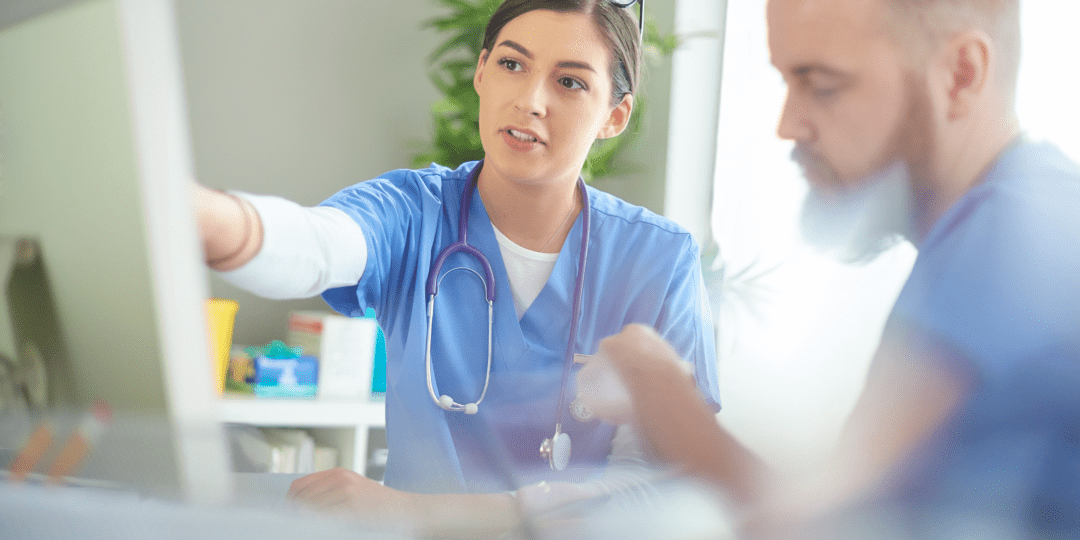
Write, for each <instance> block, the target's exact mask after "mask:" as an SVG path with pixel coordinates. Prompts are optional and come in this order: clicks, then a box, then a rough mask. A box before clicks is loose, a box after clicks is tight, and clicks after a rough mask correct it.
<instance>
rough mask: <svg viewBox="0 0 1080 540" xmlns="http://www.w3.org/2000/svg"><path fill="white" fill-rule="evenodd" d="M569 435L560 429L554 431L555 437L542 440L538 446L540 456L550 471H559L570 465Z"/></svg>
mask: <svg viewBox="0 0 1080 540" xmlns="http://www.w3.org/2000/svg"><path fill="white" fill-rule="evenodd" d="M570 445H571V443H570V435H568V434H566V433H563V432H562V430H561V429H558V428H556V429H555V436H554V437H551V438H548V439H544V442H543V443H542V444H541V445H540V455H541V456H544V457H545V458H547V460H548V465H551V470H553V471H561V470H563V469H565V468H566V466H567V465H569V464H570Z"/></svg>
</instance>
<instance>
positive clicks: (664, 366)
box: [590, 324, 693, 394]
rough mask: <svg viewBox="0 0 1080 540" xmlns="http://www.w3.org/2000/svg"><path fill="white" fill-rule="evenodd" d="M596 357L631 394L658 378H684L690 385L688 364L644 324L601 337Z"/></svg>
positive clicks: (628, 326) (690, 377) (630, 326)
mask: <svg viewBox="0 0 1080 540" xmlns="http://www.w3.org/2000/svg"><path fill="white" fill-rule="evenodd" d="M597 355H598V356H600V357H602V358H603V359H604V360H606V362H608V363H609V364H610V365H611V366H613V367H614V369H615V371H616V372H617V373H618V374H619V375H620V376H621V377H622V380H623V382H624V383H625V384H626V386H627V388H629V389H630V391H631V394H634V393H635V392H634V389H635V388H636V387H637V386H638V385H639V384H642V383H647V382H648V381H650V380H655V379H656V378H657V377H663V378H678V379H684V380H685V381H686V382H689V383H690V384H691V385H693V377H692V371H693V369H692V367H691V365H690V363H689V362H687V361H685V360H683V359H682V358H681V357H680V356H679V353H678V352H676V351H675V349H674V348H673V347H672V346H671V344H669V343H668V342H667V341H665V340H664V338H663V337H661V336H660V334H658V333H657V332H656V330H653V329H652V328H651V327H649V326H646V325H643V324H629V325H626V326H625V327H623V329H622V331H621V332H619V333H618V334H615V335H613V336H609V337H607V338H604V340H602V341H601V342H600V347H599V349H598V352H597ZM590 363H591V362H590Z"/></svg>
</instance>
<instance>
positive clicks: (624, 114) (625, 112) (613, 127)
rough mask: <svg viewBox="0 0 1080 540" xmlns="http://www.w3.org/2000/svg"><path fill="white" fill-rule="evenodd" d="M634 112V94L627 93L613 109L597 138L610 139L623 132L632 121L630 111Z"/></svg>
mask: <svg viewBox="0 0 1080 540" xmlns="http://www.w3.org/2000/svg"><path fill="white" fill-rule="evenodd" d="M632 112H634V95H633V94H626V95H625V96H623V98H622V101H620V102H619V104H618V105H616V106H615V108H614V109H611V114H609V115H608V118H607V120H606V121H605V122H604V126H603V127H602V128H600V133H598V134H597V135H596V138H597V139H609V138H611V137H614V136H616V135H618V134H620V133H622V132H623V130H624V129H626V126H627V125H628V124H629V123H630V113H632Z"/></svg>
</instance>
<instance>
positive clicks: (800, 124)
mask: <svg viewBox="0 0 1080 540" xmlns="http://www.w3.org/2000/svg"><path fill="white" fill-rule="evenodd" d="M776 135H777V136H778V137H780V138H781V139H783V140H786V141H796V142H809V140H810V139H811V138H812V137H813V129H812V128H811V126H810V122H809V120H808V119H807V117H806V111H805V107H804V106H803V104H802V102H801V101H800V100H799V99H798V97H797V96H792V94H791V91H790V90H788V92H787V95H786V96H784V106H783V108H782V109H781V110H780V122H779V123H778V124H777V125H776Z"/></svg>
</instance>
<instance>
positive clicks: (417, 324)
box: [323, 162, 719, 493]
mask: <svg viewBox="0 0 1080 540" xmlns="http://www.w3.org/2000/svg"><path fill="white" fill-rule="evenodd" d="M475 166H476V162H470V163H465V164H463V165H461V166H460V167H458V168H457V169H454V170H451V169H448V168H446V167H442V166H438V165H432V166H431V167H430V168H428V169H423V170H397V171H392V172H389V173H387V174H385V175H383V176H381V177H380V178H377V179H374V180H370V181H367V182H362V183H359V184H356V185H354V186H352V187H349V188H346V189H344V190H342V191H341V192H339V193H337V194H336V195H334V196H333V197H331V198H330V199H328V200H327V201H326V202H324V203H323V205H326V206H332V207H336V208H339V209H341V210H343V211H344V212H345V213H347V214H348V215H349V216H351V217H352V218H353V219H354V220H356V222H357V223H359V224H360V226H361V228H362V229H363V232H364V237H365V239H366V241H367V249H368V262H367V268H366V269H365V271H364V275H363V277H362V278H361V280H360V282H359V283H358V284H357V285H355V286H348V287H341V288H336V289H330V290H328V291H326V292H325V293H323V298H325V299H326V301H327V302H328V303H329V304H330V305H331V306H332V307H333V308H334V309H335V310H337V311H339V312H341V313H343V314H345V315H348V316H353V317H359V316H362V315H363V314H364V309H365V308H367V307H373V308H374V309H375V311H376V313H377V315H378V320H379V324H380V326H381V327H382V329H383V331H384V333H385V334H386V353H387V368H386V424H387V425H386V435H387V446H388V450H389V458H388V461H387V465H386V473H385V477H384V481H385V483H386V485H387V486H390V487H394V488H397V489H402V490H406V491H412V492H423V493H469V492H472V493H483V492H498V491H505V490H510V489H516V488H517V487H520V486H522V485H527V484H531V483H534V482H538V481H541V480H547V481H553V480H566V481H583V480H587V479H589V478H593V477H595V476H596V475H597V474H598V473H600V472H601V471H602V468H603V467H604V466H605V465H606V463H607V458H608V455H609V454H610V452H611V440H612V437H613V436H614V428H613V427H612V426H609V425H606V424H604V423H602V422H600V421H599V420H595V419H594V420H591V421H588V422H579V421H577V420H576V419H575V418H574V417H573V415H572V414H571V412H570V411H569V401H571V400H572V399H573V397H574V396H575V395H576V389H575V388H574V382H575V379H576V378H575V377H574V376H573V374H576V372H577V370H578V369H579V368H580V366H575V367H574V370H573V372H572V374H571V380H570V382H569V385H570V386H569V387H568V391H567V398H566V401H567V403H563V404H561V405H560V404H558V401H559V393H560V389H561V383H562V374H563V365H564V360H565V354H566V346H567V341H568V340H569V335H570V319H571V314H572V309H571V303H572V298H573V287H574V282H575V278H576V276H577V270H578V269H577V266H578V253H579V249H580V245H581V236H582V235H581V233H582V230H581V227H582V219H581V216H580V214H579V215H578V216H577V218H576V221H575V223H574V226H573V228H572V229H571V231H570V233H569V235H568V236H567V239H566V242H565V243H564V244H563V247H562V251H561V252H560V253H559V257H558V260H557V262H556V263H555V268H554V270H553V271H552V274H551V277H550V278H549V280H548V282H547V284H546V285H545V287H544V289H543V290H542V291H541V292H540V294H539V296H537V298H536V300H535V301H534V302H533V304H532V305H531V306H530V307H529V309H528V310H527V311H526V312H525V314H524V315H523V316H522V318H521V320H520V321H519V320H518V317H517V313H516V311H515V308H514V302H513V298H512V295H511V294H510V284H509V281H508V278H507V274H506V270H505V268H504V265H503V262H502V256H501V254H500V250H499V246H498V242H497V240H496V238H495V233H494V230H493V228H492V225H491V221H490V220H489V219H488V215H487V211H486V210H485V209H484V204H483V201H482V200H481V198H480V196H479V194H478V192H476V191H474V194H473V197H472V205H471V208H470V209H469V229H468V242H469V245H471V246H474V247H476V248H477V249H479V250H480V251H481V252H483V253H484V255H485V256H486V257H487V259H488V261H490V264H491V268H492V271H493V272H494V275H495V281H496V283H495V291H496V292H495V302H494V318H495V321H494V326H493V345H492V347H493V360H492V368H491V381H490V385H489V388H488V391H487V395H486V397H485V398H484V401H483V403H481V404H480V407H479V412H478V413H477V414H475V415H465V414H463V413H460V412H447V411H444V410H443V409H441V408H439V407H438V406H437V405H436V404H435V403H433V401H432V399H431V397H430V395H429V394H428V390H427V384H426V379H425V367H424V342H425V332H426V331H427V311H426V309H427V306H426V303H427V298H426V295H425V292H424V287H425V283H426V280H427V277H428V271H429V269H430V268H431V263H432V261H434V260H435V258H436V257H437V256H438V254H439V253H440V252H441V251H442V250H443V249H444V248H445V247H446V246H447V245H449V244H451V243H453V242H454V241H456V240H457V233H458V221H459V219H458V218H459V214H460V205H461V200H462V191H463V190H464V189H465V187H466V185H467V183H468V177H469V173H470V172H471V171H472V170H473V168H474V167H475ZM474 189H475V188H474ZM587 191H588V196H589V202H590V204H591V205H592V215H591V229H592V230H591V232H590V234H591V241H590V246H589V253H588V259H587V262H586V268H587V272H586V275H585V284H584V291H583V293H582V294H583V306H582V313H581V324H580V328H579V329H578V336H577V343H575V345H574V352H575V353H577V354H594V353H595V352H596V350H597V347H598V344H599V342H600V340H602V339H603V338H605V337H607V336H609V335H612V334H616V333H618V332H619V331H620V330H621V329H622V328H623V326H625V325H626V324H629V323H643V324H647V325H649V326H652V327H653V328H655V329H657V331H659V332H660V334H661V335H663V336H664V338H666V339H667V340H668V341H669V342H671V344H672V345H673V346H674V347H675V349H676V350H677V351H679V353H680V354H681V355H682V356H683V357H684V358H685V359H686V360H688V361H690V362H691V363H692V364H693V365H694V367H695V373H696V378H697V383H698V387H699V389H700V390H701V393H702V395H703V396H704V397H705V399H706V400H707V401H708V402H709V403H710V404H711V405H712V406H713V407H714V409H716V410H719V396H718V385H717V377H716V358H715V345H714V343H715V342H714V338H713V328H712V320H711V315H710V313H709V307H708V303H707V295H706V292H705V290H704V285H703V281H702V277H701V267H700V262H699V257H700V255H699V249H698V246H697V244H696V242H695V241H694V239H693V237H692V236H691V235H690V234H689V233H688V232H687V231H686V230H684V229H682V228H681V227H679V226H678V225H676V224H675V223H673V222H672V221H670V220H668V219H665V218H663V217H660V216H658V215H656V214H654V213H652V212H650V211H648V210H646V209H644V208H641V207H637V206H633V205H630V204H628V203H626V202H625V201H622V200H619V199H617V198H615V197H613V196H611V195H608V194H606V193H604V192H601V191H598V190H595V189H593V188H587ZM457 267H467V268H472V269H474V270H476V271H478V272H481V275H482V274H483V272H482V271H481V270H480V266H479V264H478V263H477V262H476V261H475V259H473V258H471V257H468V256H464V255H460V254H456V255H454V256H451V257H450V258H449V259H447V261H446V262H445V263H444V265H443V270H442V274H446V273H447V272H451V273H450V274H449V276H447V277H445V278H444V279H443V281H442V283H441V285H440V287H439V295H438V297H437V299H436V302H435V324H434V328H433V330H432V345H431V355H432V371H433V381H432V382H433V385H434V386H435V393H436V395H440V394H447V395H450V396H452V397H453V398H454V399H455V400H456V401H458V402H459V403H468V402H472V401H476V400H477V399H478V398H479V396H480V392H481V390H482V388H483V384H484V376H485V372H486V365H487V364H486V363H487V341H486V339H487V303H486V301H485V299H484V291H483V287H482V284H481V283H480V280H479V279H477V278H476V277H475V276H473V274H472V273H470V272H465V271H460V270H459V271H452V269H454V268H457ZM560 406H561V407H562V408H563V415H562V422H563V431H564V432H566V433H568V434H570V436H571V438H572V441H573V453H572V456H571V459H570V465H569V466H568V467H567V469H566V470H564V471H561V472H559V473H555V472H552V471H551V469H550V468H549V466H548V464H547V461H546V460H544V459H543V458H542V457H541V455H540V453H539V448H540V444H541V442H542V441H543V440H544V439H545V438H548V437H551V435H552V434H553V433H554V429H555V421H556V407H560Z"/></svg>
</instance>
